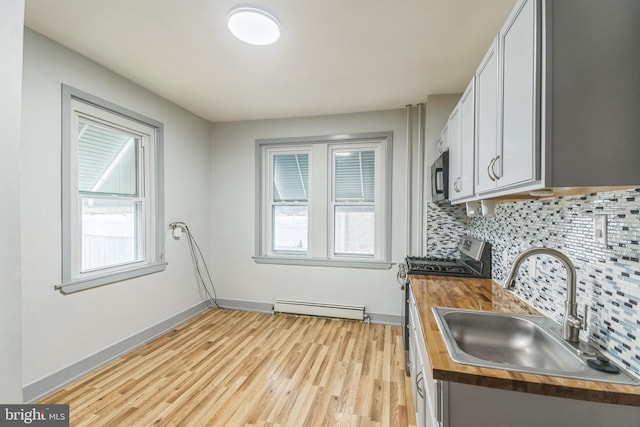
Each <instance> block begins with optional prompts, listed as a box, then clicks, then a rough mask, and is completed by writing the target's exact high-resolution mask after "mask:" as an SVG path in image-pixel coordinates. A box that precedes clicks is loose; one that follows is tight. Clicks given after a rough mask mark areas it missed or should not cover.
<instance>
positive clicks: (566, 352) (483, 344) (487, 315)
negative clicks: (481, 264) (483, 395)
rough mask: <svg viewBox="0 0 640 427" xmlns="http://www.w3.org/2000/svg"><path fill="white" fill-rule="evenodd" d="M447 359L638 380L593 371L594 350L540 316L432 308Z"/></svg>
mask: <svg viewBox="0 0 640 427" xmlns="http://www.w3.org/2000/svg"><path fill="white" fill-rule="evenodd" d="M433 312H434V315H435V318H436V321H437V322H438V326H439V328H440V332H441V333H442V336H443V338H444V342H445V344H446V346H447V350H448V352H449V355H450V356H451V358H452V359H453V360H454V361H456V362H458V363H462V364H466V365H475V366H482V367H489V368H499V369H506V370H513V371H522V372H531V373H537V374H546V375H556V376H562V377H569V378H576V379H586V380H593V381H607V382H615V383H624V384H640V381H638V380H637V379H635V378H633V377H632V376H631V375H629V374H627V373H626V372H624V371H621V372H620V373H619V374H609V373H606V372H601V371H598V370H595V369H593V368H591V367H589V365H588V364H587V362H586V360H587V359H593V358H595V357H596V355H598V354H599V353H597V352H596V351H595V350H594V349H593V348H591V347H590V346H588V345H587V344H585V343H581V344H580V345H575V344H570V343H568V342H566V341H564V340H563V339H561V338H560V337H559V333H560V327H559V325H557V324H556V323H555V322H553V321H552V320H551V319H549V318H547V317H544V316H533V315H524V314H512V313H496V312H486V311H478V310H461V309H453V308H442V307H435V308H434V309H433Z"/></svg>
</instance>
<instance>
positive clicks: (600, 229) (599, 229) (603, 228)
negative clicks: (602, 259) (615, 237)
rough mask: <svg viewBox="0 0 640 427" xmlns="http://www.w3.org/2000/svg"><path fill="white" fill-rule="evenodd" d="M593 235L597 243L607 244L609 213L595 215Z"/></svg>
mask: <svg viewBox="0 0 640 427" xmlns="http://www.w3.org/2000/svg"><path fill="white" fill-rule="evenodd" d="M593 237H594V238H595V241H596V243H599V244H601V245H604V246H606V245H607V215H606V214H599V215H595V216H594V217H593Z"/></svg>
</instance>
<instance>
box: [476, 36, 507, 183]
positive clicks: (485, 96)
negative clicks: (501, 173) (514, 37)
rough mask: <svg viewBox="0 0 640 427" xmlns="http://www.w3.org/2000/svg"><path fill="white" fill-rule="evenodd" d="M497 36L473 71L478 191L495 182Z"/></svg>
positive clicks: (498, 152) (497, 131) (497, 137)
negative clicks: (474, 80)
mask: <svg viewBox="0 0 640 427" xmlns="http://www.w3.org/2000/svg"><path fill="white" fill-rule="evenodd" d="M498 79H499V77H498V37H496V39H495V40H494V41H493V43H492V44H491V47H490V48H489V51H488V52H487V53H486V55H485V56H484V58H483V60H482V62H481V63H480V66H479V67H478V71H476V149H475V152H476V166H475V190H476V193H477V194H481V193H482V192H485V191H489V190H493V189H495V188H496V186H497V182H498V173H497V170H498V165H496V163H497V162H499V161H500V159H501V156H500V154H501V153H500V151H499V149H498V146H499V121H498V105H499V93H498V90H499V80H498Z"/></svg>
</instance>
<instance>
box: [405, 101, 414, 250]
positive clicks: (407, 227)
mask: <svg viewBox="0 0 640 427" xmlns="http://www.w3.org/2000/svg"><path fill="white" fill-rule="evenodd" d="M411 107H412V105H411V104H407V105H405V109H406V112H407V162H406V168H407V170H406V174H407V186H406V188H407V218H406V223H405V236H406V248H405V252H406V255H411V252H412V248H413V245H412V242H413V236H412V234H413V227H412V224H411V220H412V218H413V215H412V212H411V209H412V206H413V205H412V203H411V198H412V191H411V186H412V184H413V179H412V168H411V160H412V158H411V157H412V156H411V154H412V146H413V129H412V120H411Z"/></svg>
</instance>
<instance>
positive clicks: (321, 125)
mask: <svg viewBox="0 0 640 427" xmlns="http://www.w3.org/2000/svg"><path fill="white" fill-rule="evenodd" d="M213 129H214V130H213V151H212V157H211V170H212V174H213V175H212V184H211V194H212V195H213V198H212V218H211V219H212V224H213V226H212V228H211V242H212V252H211V253H212V255H211V257H210V259H211V265H212V266H213V270H212V271H214V276H215V277H214V280H215V281H216V283H217V286H218V288H217V290H218V296H220V297H221V298H224V299H231V300H242V301H254V302H259V303H264V304H272V303H273V301H274V299H275V298H286V299H297V300H304V301H317V302H328V303H342V304H363V305H365V307H366V309H367V312H370V313H375V314H378V315H383V316H391V317H389V319H393V320H394V321H398V320H399V318H398V317H397V316H399V314H400V309H401V299H402V298H401V295H400V291H399V286H398V284H397V283H396V279H395V276H396V271H397V269H396V268H395V267H393V268H392V269H390V270H368V269H355V268H337V267H308V266H288V265H267V264H256V263H255V262H254V261H253V260H252V258H251V257H252V256H253V255H254V250H255V233H256V230H255V200H256V188H255V172H256V171H255V140H256V139H258V138H277V137H294V136H315V135H330V134H339V133H356V132H372V131H393V190H392V191H393V195H392V201H391V202H392V210H393V212H392V234H393V237H392V261H393V262H399V261H402V260H403V258H404V256H405V237H404V236H405V222H406V203H405V200H406V188H405V187H406V157H405V155H406V116H405V111H404V110H403V109H399V110H390V111H378V112H370V113H359V114H345V115H334V116H322V117H308V118H294V119H282V120H260V121H247V122H231V123H218V124H215V125H214V126H213Z"/></svg>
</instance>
